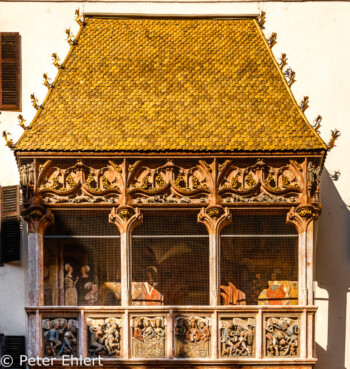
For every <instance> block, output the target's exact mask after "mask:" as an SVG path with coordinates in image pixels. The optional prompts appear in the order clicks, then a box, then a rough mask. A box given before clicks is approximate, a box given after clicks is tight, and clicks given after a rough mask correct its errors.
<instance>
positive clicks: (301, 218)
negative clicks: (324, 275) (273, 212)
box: [287, 204, 321, 305]
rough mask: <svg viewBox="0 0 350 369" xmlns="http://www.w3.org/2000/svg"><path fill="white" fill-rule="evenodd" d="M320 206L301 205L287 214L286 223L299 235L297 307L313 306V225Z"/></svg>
mask: <svg viewBox="0 0 350 369" xmlns="http://www.w3.org/2000/svg"><path fill="white" fill-rule="evenodd" d="M320 210H321V209H320V205H319V204H317V205H316V206H311V205H302V206H298V207H297V208H294V207H293V208H292V209H291V210H290V211H289V213H288V214H287V223H288V224H293V225H294V226H295V227H296V229H297V232H298V235H299V255H298V266H299V276H298V278H299V305H313V270H314V260H313V259H314V256H313V251H314V240H313V232H314V227H313V223H314V221H315V220H316V219H317V218H318V216H319V214H320Z"/></svg>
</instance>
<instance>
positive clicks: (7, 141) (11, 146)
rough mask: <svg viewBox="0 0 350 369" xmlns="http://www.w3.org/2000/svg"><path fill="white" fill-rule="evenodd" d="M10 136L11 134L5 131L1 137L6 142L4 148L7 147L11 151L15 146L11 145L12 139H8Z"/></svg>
mask: <svg viewBox="0 0 350 369" xmlns="http://www.w3.org/2000/svg"><path fill="white" fill-rule="evenodd" d="M10 135H11V133H8V132H7V131H3V132H2V136H3V137H4V138H5V140H6V146H7V147H9V148H10V149H11V150H13V149H14V148H15V145H14V144H13V139H12V138H9V136H10Z"/></svg>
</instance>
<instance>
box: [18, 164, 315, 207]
mask: <svg viewBox="0 0 350 369" xmlns="http://www.w3.org/2000/svg"><path fill="white" fill-rule="evenodd" d="M151 164H152V165H151ZM151 164H150V162H149V161H143V160H136V161H135V160H130V161H129V160H126V159H124V160H119V161H118V162H114V161H112V160H110V161H108V162H106V164H105V165H104V166H101V165H100V166H99V167H97V166H94V167H92V166H89V165H86V164H85V163H84V162H83V161H82V160H78V161H77V162H76V164H74V165H72V166H70V167H64V168H63V167H61V166H59V165H56V164H55V163H54V162H53V161H52V160H49V161H47V162H45V163H43V164H41V165H39V166H38V173H37V180H36V181H35V178H34V167H33V165H32V164H30V165H29V164H28V165H24V166H22V167H21V168H20V172H21V183H22V184H23V186H28V185H29V184H34V183H35V189H34V190H35V194H37V195H39V196H41V197H42V198H43V199H44V202H45V203H48V204H50V205H53V206H55V205H59V204H69V205H70V204H73V205H78V204H84V205H85V204H91V205H95V204H102V205H107V206H113V204H117V205H130V206H133V205H137V206H149V205H152V204H154V205H166V206H168V205H171V204H179V205H188V204H193V205H196V204H203V205H209V206H214V205H220V204H222V203H224V204H232V205H233V204H234V203H247V202H248V203H250V202H252V203H262V204H265V203H266V204H267V203H298V202H300V199H301V198H302V196H303V195H304V192H306V187H307V186H308V188H309V192H310V193H311V192H313V193H314V192H315V193H317V190H316V189H315V188H317V185H316V184H315V183H316V182H317V178H318V177H317V170H316V169H313V171H312V170H311V169H312V168H311V166H310V168H308V171H307V173H308V175H306V168H305V165H306V164H305V162H303V163H298V162H297V161H295V160H289V161H288V162H287V163H286V164H284V165H282V166H277V165H275V166H274V165H270V164H267V163H265V162H264V161H263V160H258V161H257V162H256V163H255V164H253V165H250V166H243V165H242V166H239V165H238V164H237V163H236V162H234V161H233V160H225V161H223V162H219V161H217V160H216V159H212V160H208V159H206V160H198V161H188V162H183V161H176V159H174V160H170V159H167V160H166V161H165V160H164V161H163V163H160V164H161V165H158V166H157V165H156V162H155V163H151ZM306 176H308V185H307V186H306V184H305V183H306Z"/></svg>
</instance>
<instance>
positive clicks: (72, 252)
mask: <svg viewBox="0 0 350 369" xmlns="http://www.w3.org/2000/svg"><path fill="white" fill-rule="evenodd" d="M120 282H121V280H120V238H119V231H118V229H117V227H116V226H115V225H113V224H110V223H108V212H104V211H101V212H92V211H85V212H84V211H70V212H56V213H55V225H54V226H52V227H50V228H49V229H48V231H47V232H46V235H45V238H44V303H45V305H73V306H75V305H120V290H121V283H120Z"/></svg>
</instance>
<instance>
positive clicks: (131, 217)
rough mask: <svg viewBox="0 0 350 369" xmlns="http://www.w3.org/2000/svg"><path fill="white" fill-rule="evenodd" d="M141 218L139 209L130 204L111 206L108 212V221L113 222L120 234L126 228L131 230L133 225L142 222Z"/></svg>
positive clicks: (135, 225)
mask: <svg viewBox="0 0 350 369" xmlns="http://www.w3.org/2000/svg"><path fill="white" fill-rule="evenodd" d="M142 220H143V215H142V214H141V212H140V209H139V208H133V207H131V206H119V207H118V208H113V209H112V211H111V212H110V214H109V222H110V223H113V224H115V225H116V226H117V227H118V229H119V232H120V233H121V234H122V233H125V232H126V231H128V230H129V232H132V230H133V229H134V228H135V227H137V226H138V225H140V224H142Z"/></svg>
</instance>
